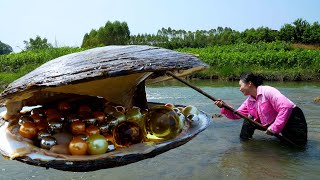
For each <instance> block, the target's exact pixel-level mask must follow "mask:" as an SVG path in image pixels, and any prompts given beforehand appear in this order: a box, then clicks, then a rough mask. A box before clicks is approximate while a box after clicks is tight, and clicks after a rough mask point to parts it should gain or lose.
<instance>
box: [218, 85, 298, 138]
mask: <svg viewBox="0 0 320 180" xmlns="http://www.w3.org/2000/svg"><path fill="white" fill-rule="evenodd" d="M295 106H296V105H295V104H294V103H293V102H292V101H290V100H289V99H288V98H287V97H285V96H284V95H283V94H281V93H280V91H278V90H277V89H276V88H274V87H271V86H258V87H257V97H256V99H254V98H253V97H252V96H249V97H248V98H247V99H246V100H245V101H244V102H243V103H242V105H241V106H240V107H239V108H238V109H237V111H238V112H239V113H241V114H244V115H246V116H247V115H248V114H250V115H252V116H253V117H254V121H259V120H258V119H260V123H261V124H262V125H263V126H268V125H270V126H269V127H268V129H269V130H271V131H272V132H273V133H276V134H279V133H280V132H281V131H282V129H283V127H284V126H285V124H286V122H287V121H288V119H289V117H290V115H291V112H292V109H293V108H294V107H295ZM221 114H224V115H225V116H226V117H227V118H229V119H240V117H239V116H237V115H235V114H233V113H232V111H230V110H228V109H225V108H221Z"/></svg>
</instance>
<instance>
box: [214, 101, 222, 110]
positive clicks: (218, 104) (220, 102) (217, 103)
mask: <svg viewBox="0 0 320 180" xmlns="http://www.w3.org/2000/svg"><path fill="white" fill-rule="evenodd" d="M214 104H215V105H217V106H218V107H219V108H222V107H223V104H224V102H223V101H222V100H221V99H218V100H216V101H215V102H214Z"/></svg>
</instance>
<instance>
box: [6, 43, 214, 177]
mask: <svg viewBox="0 0 320 180" xmlns="http://www.w3.org/2000/svg"><path fill="white" fill-rule="evenodd" d="M206 68H207V65H206V64H205V63H203V62H201V61H200V60H199V59H197V58H196V57H195V56H193V55H190V54H186V53H180V52H175V51H172V50H167V49H162V48H158V47H151V46H136V45H132V46H106V47H101V48H95V49H90V50H87V51H83V52H79V53H74V54H70V55H66V56H62V57H59V58H57V59H54V60H51V61H49V62H47V63H45V64H43V65H42V66H40V67H39V68H37V69H35V70H34V71H32V72H30V73H29V74H27V75H25V76H23V77H21V78H20V79H18V80H16V81H14V82H13V83H11V84H10V85H9V86H8V87H7V88H6V89H5V90H4V91H3V92H2V93H1V94H0V103H1V104H3V105H5V106H6V109H7V111H5V112H2V113H1V116H0V121H1V122H0V126H1V127H0V142H1V144H0V152H1V153H2V155H3V156H4V157H7V158H10V159H14V160H18V161H21V162H24V163H27V164H32V165H36V166H43V167H47V168H55V169H60V170H66V171H93V170H98V169H103V168H110V167H116V166H121V165H125V164H129V163H133V162H136V161H139V160H142V159H146V158H150V157H154V156H156V155H158V154H160V153H163V152H165V151H168V150H170V149H172V148H175V147H178V146H180V145H182V144H184V143H186V142H188V141H189V140H191V139H192V138H193V137H194V136H196V135H197V134H198V133H200V132H201V131H203V130H204V129H205V128H206V127H207V126H208V125H209V123H210V120H211V117H210V116H208V115H206V114H205V113H204V112H200V114H199V124H197V125H196V126H190V127H188V126H185V127H184V130H183V131H182V132H181V133H180V134H178V135H177V136H176V137H175V138H173V139H169V140H166V141H159V142H155V141H154V142H143V143H139V144H134V145H131V146H129V147H127V148H118V149H116V150H114V151H109V152H107V153H104V154H100V155H87V156H75V155H63V154H55V153H52V152H49V151H48V150H46V149H42V148H39V147H36V146H34V145H32V143H30V142H28V141H27V140H25V139H19V138H16V137H15V136H14V134H15V133H18V132H17V129H14V127H17V126H16V125H17V124H18V120H19V117H20V111H21V109H22V108H23V107H25V106H37V105H43V104H53V103H56V102H58V101H60V100H63V99H67V98H83V97H99V98H103V99H105V100H107V101H108V102H112V103H115V104H119V105H122V106H123V107H125V108H131V107H133V106H137V107H140V108H141V109H146V108H149V107H151V106H153V105H154V104H153V103H147V99H146V94H145V83H148V82H150V83H152V82H158V81H162V80H166V79H170V77H168V76H166V75H165V72H166V71H171V72H174V73H175V74H177V75H179V76H184V75H188V74H190V73H192V72H195V71H200V70H203V69H206Z"/></svg>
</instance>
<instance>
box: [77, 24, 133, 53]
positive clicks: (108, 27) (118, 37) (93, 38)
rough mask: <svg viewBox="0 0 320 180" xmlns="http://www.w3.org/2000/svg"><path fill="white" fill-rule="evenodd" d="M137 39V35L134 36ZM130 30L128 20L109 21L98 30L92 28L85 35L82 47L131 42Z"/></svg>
mask: <svg viewBox="0 0 320 180" xmlns="http://www.w3.org/2000/svg"><path fill="white" fill-rule="evenodd" d="M133 39H135V37H133ZM129 40H130V31H129V27H128V25H127V23H126V22H122V23H120V22H119V21H115V22H113V23H112V22H110V21H107V23H106V24H105V26H102V27H100V28H99V29H98V30H95V29H92V30H91V32H90V33H89V35H85V36H84V39H83V40H82V46H81V47H84V48H85V47H97V46H107V45H125V44H131V43H133V41H129Z"/></svg>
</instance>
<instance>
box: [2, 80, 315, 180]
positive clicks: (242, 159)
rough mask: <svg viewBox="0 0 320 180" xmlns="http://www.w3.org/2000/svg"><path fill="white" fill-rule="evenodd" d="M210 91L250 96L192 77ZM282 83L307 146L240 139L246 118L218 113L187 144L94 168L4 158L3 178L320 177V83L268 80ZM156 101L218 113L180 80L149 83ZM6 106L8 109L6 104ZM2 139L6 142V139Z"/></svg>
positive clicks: (237, 98)
mask: <svg viewBox="0 0 320 180" xmlns="http://www.w3.org/2000/svg"><path fill="white" fill-rule="evenodd" d="M191 83H192V84H194V85H197V86H198V87H200V88H201V89H203V90H204V91H206V92H207V93H209V94H211V95H213V96H214V97H216V98H221V99H223V100H224V101H226V102H227V103H229V104H230V105H232V106H234V107H238V106H239V105H240V104H241V102H242V101H243V100H244V99H245V97H244V96H243V95H242V94H241V93H240V92H239V88H238V85H237V82H234V83H230V82H229V83H221V82H212V81H207V80H197V81H191ZM266 84H270V85H272V86H275V87H277V88H278V89H279V90H280V91H281V92H282V93H283V94H285V95H287V96H288V97H289V98H290V99H291V100H292V101H294V102H295V103H296V104H297V105H298V106H299V107H301V109H302V110H303V111H304V113H305V116H306V119H307V123H308V129H309V141H308V144H307V148H306V149H305V150H299V149H294V148H290V147H288V146H286V145H283V144H281V143H280V142H279V141H278V140H277V139H276V138H274V137H271V136H267V135H265V134H264V133H263V132H260V131H257V132H256V133H255V135H254V138H253V139H252V140H251V141H248V142H241V141H240V140H239V132H240V128H241V124H242V120H239V121H231V120H228V119H226V118H224V117H222V118H214V119H213V123H212V124H211V125H210V126H209V127H208V128H207V129H206V130H205V131H203V132H202V133H200V134H199V135H198V136H196V137H195V138H194V139H193V140H191V141H190V142H188V143H187V144H185V145H183V146H180V147H178V148H176V149H173V150H170V151H168V152H165V153H163V154H160V155H158V156H156V157H154V158H150V159H146V160H143V161H140V162H137V163H133V164H129V165H126V166H122V167H117V168H112V169H104V170H98V171H94V172H86V173H82V172H80V173H79V172H76V173H73V172H64V171H59V170H54V169H48V170H46V169H45V168H42V167H35V166H30V165H27V164H23V163H20V162H16V161H9V160H4V159H3V158H0V179H89V178H90V179H235V178H240V179H262V178H263V179H318V178H319V176H320V119H319V114H320V104H315V103H313V99H314V98H315V97H318V96H320V83H266ZM147 98H148V100H149V101H153V102H165V103H175V104H183V105H189V104H192V105H195V106H197V107H198V108H199V109H201V110H203V111H205V112H207V113H209V114H218V113H219V109H218V108H217V107H215V106H213V105H212V104H213V103H212V101H211V100H209V99H207V98H206V97H204V96H203V95H201V94H199V93H197V92H196V91H194V90H193V89H191V88H189V87H186V86H184V85H182V84H181V83H179V82H175V81H171V82H167V83H161V84H158V85H153V86H148V88H147ZM1 110H3V109H1ZM0 143H1V142H0Z"/></svg>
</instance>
